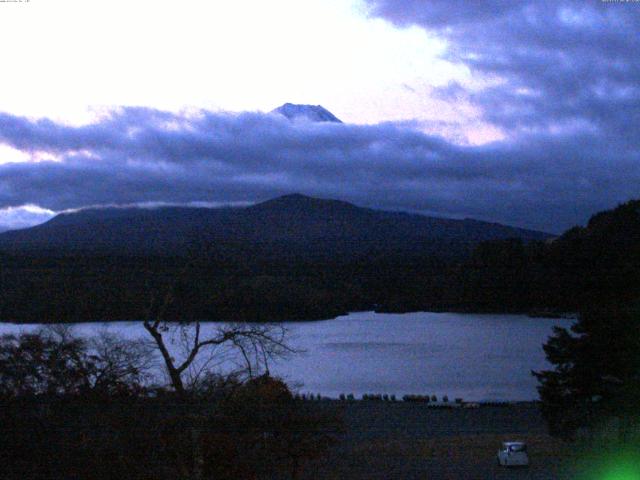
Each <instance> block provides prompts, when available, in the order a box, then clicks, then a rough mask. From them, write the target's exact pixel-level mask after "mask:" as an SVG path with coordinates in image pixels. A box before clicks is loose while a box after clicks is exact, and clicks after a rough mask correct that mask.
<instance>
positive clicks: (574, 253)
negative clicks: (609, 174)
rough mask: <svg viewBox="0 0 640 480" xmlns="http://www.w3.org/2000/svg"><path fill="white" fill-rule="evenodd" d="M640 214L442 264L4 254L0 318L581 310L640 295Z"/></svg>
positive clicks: (410, 259)
mask: <svg viewBox="0 0 640 480" xmlns="http://www.w3.org/2000/svg"><path fill="white" fill-rule="evenodd" d="M639 204H640V203H639V202H638V201H633V202H629V203H626V204H624V205H621V206H619V207H618V208H616V209H615V210H612V211H608V212H603V213H600V214H597V215H595V216H594V217H593V218H592V219H591V220H590V221H589V223H588V225H587V226H586V227H584V228H578V227H576V228H574V229H571V230H569V231H567V232H566V233H565V234H563V235H562V236H560V237H558V238H556V239H555V240H552V241H549V240H548V241H544V242H541V241H528V242H527V241H522V240H518V239H513V240H496V241H489V242H483V243H480V244H478V246H477V247H476V248H475V249H474V250H472V251H471V250H470V251H471V253H466V254H465V253H461V252H460V251H459V250H456V254H455V255H446V253H445V252H446V246H445V245H444V244H442V243H440V244H439V249H440V250H439V251H440V254H434V252H433V251H430V250H427V251H424V250H421V249H420V248H416V250H415V251H408V250H407V249H403V250H402V251H396V252H393V251H389V249H385V248H382V247H381V248H379V249H376V248H375V247H374V246H371V245H370V246H369V247H368V248H367V249H366V250H365V249H363V250H362V251H360V252H358V253H357V254H354V253H353V252H350V253H349V255H340V254H339V253H336V254H335V255H333V256H332V255H330V252H317V255H313V254H305V253H304V252H303V251H301V250H298V249H294V248H292V249H291V250H290V251H287V249H286V248H284V246H283V245H280V246H279V248H275V247H274V248H268V246H265V245H263V246H262V248H264V249H266V250H265V251H260V250H259V249H256V248H253V249H250V248H246V246H242V245H235V246H233V245H224V248H218V247H219V246H216V248H209V251H208V252H207V254H206V255H204V254H202V253H201V252H200V253H197V252H196V253H190V254H189V255H186V254H185V255H171V256H169V255H160V254H148V255H140V254H136V255H133V254H132V255H106V254H104V253H100V252H90V251H84V252H82V251H71V252H67V253H64V254H60V253H59V252H58V253H47V252H43V251H40V252H34V251H31V252H29V251H24V252H22V253H18V252H14V253H12V254H9V253H5V254H3V255H2V256H1V257H0V261H1V269H0V318H2V319H3V320H5V321H7V320H9V321H18V322H59V321H87V320H130V319H140V318H147V317H148V316H149V315H150V314H152V313H150V312H149V305H150V303H151V302H152V301H153V300H155V299H157V297H158V296H161V295H163V294H164V293H165V292H166V291H168V289H171V290H173V292H174V300H173V302H172V304H171V306H170V308H169V311H168V312H166V317H167V318H170V319H176V320H190V319H212V320H253V321H268V320H295V319H301V320H302V319H321V318H329V317H333V316H336V315H339V314H343V313H346V312H348V311H355V310H366V309H375V310H378V311H416V310H458V311H483V312H523V313H531V312H538V313H541V314H545V313H547V314H548V313H553V312H574V311H578V310H579V308H580V306H581V305H583V304H584V303H585V302H587V301H591V300H593V299H594V298H596V297H607V296H609V295H610V294H612V292H620V291H629V292H631V291H633V290H634V289H636V288H637V287H638V286H639V285H640V218H639V217H640V216H639V213H638V210H639ZM456 248H459V245H456ZM452 251H453V250H452Z"/></svg>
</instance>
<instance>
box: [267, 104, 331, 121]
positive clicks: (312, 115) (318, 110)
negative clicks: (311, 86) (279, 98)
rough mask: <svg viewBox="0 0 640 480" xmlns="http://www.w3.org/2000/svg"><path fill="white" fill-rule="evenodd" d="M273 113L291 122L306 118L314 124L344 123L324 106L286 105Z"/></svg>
mask: <svg viewBox="0 0 640 480" xmlns="http://www.w3.org/2000/svg"><path fill="white" fill-rule="evenodd" d="M271 113H279V114H280V115H284V116H285V117H287V118H288V119H289V120H295V119H297V118H305V119H307V120H311V121H312V122H337V123H342V121H341V120H340V119H338V118H337V117H336V116H335V115H334V114H333V113H331V112H330V111H329V110H327V109H326V108H324V107H323V106H322V105H301V104H295V103H285V104H284V105H281V106H279V107H278V108H276V109H274V110H272V111H271Z"/></svg>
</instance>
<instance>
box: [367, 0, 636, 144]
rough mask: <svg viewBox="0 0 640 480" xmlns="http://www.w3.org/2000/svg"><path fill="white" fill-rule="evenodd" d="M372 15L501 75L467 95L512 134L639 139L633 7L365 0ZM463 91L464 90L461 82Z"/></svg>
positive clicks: (553, 0)
mask: <svg viewBox="0 0 640 480" xmlns="http://www.w3.org/2000/svg"><path fill="white" fill-rule="evenodd" d="M368 3H369V4H370V6H371V12H372V14H373V15H378V16H381V17H384V18H386V19H388V20H390V21H391V22H393V23H395V24H397V25H400V26H407V25H419V26H422V27H424V28H426V29H429V30H431V31H434V32H436V33H437V34H438V35H439V36H444V37H446V38H447V39H448V40H449V49H448V51H447V54H446V55H447V57H448V59H449V60H452V61H455V62H461V63H464V64H465V65H467V66H469V67H470V68H471V69H472V72H473V73H475V74H478V75H483V76H485V77H488V78H499V79H501V80H502V81H501V82H500V83H499V84H497V85H495V86H493V87H490V88H487V89H485V90H482V91H480V92H471V91H466V92H465V91H461V87H460V86H459V85H452V86H449V87H445V88H444V89H443V90H444V92H443V95H444V96H446V95H455V96H456V98H460V97H461V96H463V97H464V96H465V95H466V99H467V100H471V101H473V103H475V104H476V105H478V106H479V107H481V109H482V111H483V113H484V118H485V120H487V121H489V122H491V123H493V124H495V125H497V126H499V127H501V128H502V129H504V130H506V131H507V132H509V133H510V134H511V135H515V134H519V135H527V134H531V133H538V132H540V131H547V132H555V131H563V130H564V131H567V130H574V131H575V130H582V131H590V132H591V133H599V134H600V135H601V138H603V139H606V140H607V141H614V142H618V143H622V144H627V145H628V146H630V147H632V148H633V149H637V146H638V143H639V141H638V134H637V129H636V128H635V125H637V124H638V121H640V62H638V60H637V52H638V51H640V36H639V35H638V28H639V26H640V4H637V3H634V2H607V1H602V0H590V1H584V0H525V1H517V2H508V1H502V0H487V1H475V2H467V1H462V0H459V1H452V0H368ZM462 90H464V89H462Z"/></svg>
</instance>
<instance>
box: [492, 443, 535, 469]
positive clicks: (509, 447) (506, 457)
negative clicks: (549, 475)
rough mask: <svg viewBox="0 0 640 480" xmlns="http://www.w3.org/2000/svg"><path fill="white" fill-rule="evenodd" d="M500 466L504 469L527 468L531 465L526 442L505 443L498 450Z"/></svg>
mask: <svg viewBox="0 0 640 480" xmlns="http://www.w3.org/2000/svg"><path fill="white" fill-rule="evenodd" d="M498 465H500V466H503V467H526V466H528V465H529V455H527V445H526V444H525V443H524V442H504V443H503V444H502V448H500V450H498Z"/></svg>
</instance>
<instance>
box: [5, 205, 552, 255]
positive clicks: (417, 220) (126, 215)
mask: <svg viewBox="0 0 640 480" xmlns="http://www.w3.org/2000/svg"><path fill="white" fill-rule="evenodd" d="M511 237H514V238H521V239H523V240H525V241H530V240H546V239H548V238H551V235H549V234H546V233H544V232H537V231H533V230H526V229H519V228H515V227H510V226H506V225H501V224H495V223H489V222H482V221H478V220H473V219H465V220H455V219H448V218H438V217H428V216H424V215H420V214H416V213H407V212H388V211H383V210H375V209H370V208H363V207H359V206H356V205H354V204H352V203H349V202H345V201H342V200H333V199H321V198H314V197H309V196H305V195H302V194H299V193H294V194H289V195H284V196H280V197H276V198H273V199H270V200H267V201H264V202H260V203H257V204H254V205H250V206H246V207H222V208H204V207H158V208H154V209H149V208H135V207H127V208H119V207H116V208H114V207H108V208H94V209H85V210H79V211H76V212H71V213H63V214H60V215H57V216H56V217H54V218H52V219H51V220H49V221H47V222H45V223H43V224H40V225H37V226H34V227H29V228H26V229H21V230H13V231H9V232H4V233H0V250H3V251H7V250H9V251H12V250H13V251H15V250H17V251H21V250H22V251H24V250H34V249H35V250H51V249H54V250H62V251H75V250H90V251H96V250H104V251H111V252H118V251H121V252H128V253H134V254H141V253H164V254H176V253H178V252H179V250H180V249H183V248H187V247H188V246H189V244H190V243H191V244H192V245H198V246H202V245H205V244H211V243H212V242H213V243H216V242H217V243H220V242H227V243H229V242H235V243H243V242H244V243H246V244H247V246H249V245H257V246H259V247H261V248H263V249H268V247H267V245H271V246H274V247H276V246H277V247H278V248H280V249H286V246H287V245H286V244H287V243H291V244H295V245H302V244H307V246H313V247H314V249H315V250H318V249H323V248H327V249H331V248H333V247H335V248H339V249H340V250H345V249H349V250H350V251H351V252H352V253H355V252H356V251H357V250H358V245H357V244H356V243H357V242H361V243H362V245H361V247H362V248H363V249H374V250H385V245H387V246H388V247H389V249H391V250H393V251H407V252H408V251H410V250H411V249H412V242H414V243H415V245H413V247H415V248H421V247H423V248H426V247H431V248H430V249H433V248H435V249H436V250H442V249H441V248H440V246H438V245H436V244H438V243H439V242H441V241H446V242H448V243H450V244H451V245H450V246H451V247H452V249H453V253H456V254H458V253H460V252H461V251H462V250H468V247H471V246H472V244H475V243H479V242H481V241H487V240H495V239H503V238H511ZM301 248H302V247H301Z"/></svg>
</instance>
